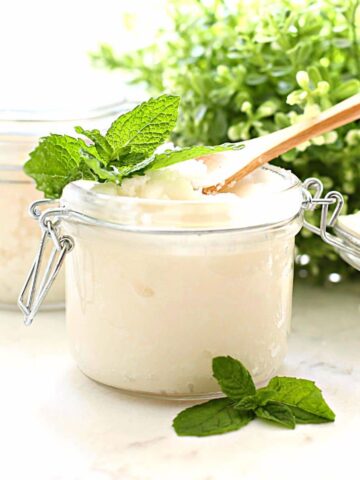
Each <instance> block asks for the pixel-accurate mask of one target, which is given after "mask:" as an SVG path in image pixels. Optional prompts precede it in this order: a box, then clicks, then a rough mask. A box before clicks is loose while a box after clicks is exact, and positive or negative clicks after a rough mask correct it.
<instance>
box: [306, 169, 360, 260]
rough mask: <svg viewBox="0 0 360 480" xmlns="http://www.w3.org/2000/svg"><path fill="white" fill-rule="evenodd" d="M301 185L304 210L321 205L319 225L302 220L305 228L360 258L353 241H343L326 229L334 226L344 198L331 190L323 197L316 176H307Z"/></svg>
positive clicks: (340, 249)
mask: <svg viewBox="0 0 360 480" xmlns="http://www.w3.org/2000/svg"><path fill="white" fill-rule="evenodd" d="M303 187H304V197H305V198H304V204H303V206H304V208H305V210H314V209H315V208H317V207H319V206H320V207H321V214H320V226H319V227H317V226H315V225H313V224H311V223H310V222H308V221H307V220H304V226H305V228H307V229H308V230H310V232H312V233H315V234H316V235H318V236H319V237H321V239H322V240H323V241H324V242H325V243H327V244H328V245H331V246H332V247H335V248H336V249H337V250H338V251H340V252H341V253H345V254H348V255H353V256H355V257H357V258H360V248H359V247H358V246H357V245H356V244H355V243H351V242H347V243H345V242H344V240H343V239H341V238H339V237H338V236H336V235H334V234H331V233H329V231H328V229H329V228H332V227H334V226H335V224H336V221H337V219H338V217H339V215H340V213H341V210H342V208H343V206H344V199H343V196H342V195H341V193H339V192H336V191H331V192H329V193H327V194H326V195H325V196H324V197H323V196H322V194H323V190H324V186H323V184H322V182H321V181H320V180H318V179H317V178H308V179H307V180H305V182H304V183H303ZM311 192H313V193H311ZM331 207H332V208H333V211H332V212H331V211H330V208H331Z"/></svg>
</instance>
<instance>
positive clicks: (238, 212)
mask: <svg viewBox="0 0 360 480" xmlns="http://www.w3.org/2000/svg"><path fill="white" fill-rule="evenodd" d="M262 169H264V170H269V171H271V172H272V173H274V174H278V175H280V176H282V178H284V188H282V189H279V190H277V191H275V192H266V194H264V195H263V196H259V199H256V200H254V198H252V199H249V198H246V197H236V196H235V195H233V196H231V197H230V196H229V198H226V199H224V196H216V195H214V196H212V197H210V198H207V199H206V201H204V199H196V200H194V199H191V200H168V199H149V198H138V197H125V196H115V195H111V194H106V193H99V192H97V191H96V190H93V189H92V186H94V185H96V182H88V181H83V180H80V181H76V182H73V183H71V184H69V185H67V186H66V187H65V189H64V191H63V195H62V198H61V200H60V204H61V206H62V207H64V208H65V209H68V210H72V211H75V212H77V213H79V214H80V215H81V214H83V215H85V216H88V217H89V218H90V217H91V218H93V219H94V220H98V221H99V222H100V223H101V221H103V222H105V223H108V222H110V223H112V224H118V225H122V226H127V227H129V226H130V227H131V228H135V229H136V228H138V229H139V230H144V229H147V230H149V227H150V229H154V230H158V229H165V230H169V229H170V230H175V231H176V230H189V229H195V230H196V229H199V230H203V229H205V230H206V229H209V230H213V229H221V230H223V229H234V228H236V229H240V228H250V227H264V226H266V225H268V226H273V225H278V224H279V223H283V222H284V221H285V222H286V221H291V220H293V219H294V217H296V216H298V215H299V213H300V212H301V210H302V205H303V191H302V183H301V181H300V180H299V179H298V178H297V177H296V176H295V175H294V174H293V173H292V172H290V171H288V170H284V169H281V168H279V167H274V166H269V165H267V166H265V167H262ZM279 211H280V212H281V213H278V212H279Z"/></svg>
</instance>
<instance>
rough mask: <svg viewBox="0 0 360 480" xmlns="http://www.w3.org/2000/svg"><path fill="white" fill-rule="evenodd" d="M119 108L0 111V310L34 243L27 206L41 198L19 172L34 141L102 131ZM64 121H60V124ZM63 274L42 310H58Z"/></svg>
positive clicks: (17, 284) (13, 293) (14, 291)
mask: <svg viewBox="0 0 360 480" xmlns="http://www.w3.org/2000/svg"><path fill="white" fill-rule="evenodd" d="M126 109H127V108H126V106H125V105H124V104H115V105H109V106H106V107H102V108H99V109H94V110H92V111H90V112H86V113H84V114H83V115H81V116H80V117H71V113H70V112H69V113H67V114H66V113H65V114H64V116H61V117H60V116H59V113H58V112H53V113H51V112H18V111H16V112H11V111H3V112H2V111H0V225H1V230H0V308H1V307H5V308H15V307H16V302H17V298H18V294H19V290H20V289H21V287H22V285H23V283H24V278H25V274H26V272H27V271H28V269H29V267H30V265H31V262H32V258H33V255H34V251H35V250H36V248H37V243H38V228H37V224H36V222H34V221H33V220H32V219H31V218H29V215H28V206H29V204H30V203H31V202H33V201H35V200H37V199H39V198H41V197H42V194H41V193H40V192H38V191H37V190H36V189H35V186H34V184H33V182H32V181H31V180H30V179H29V178H28V177H27V176H26V175H25V174H24V173H23V171H22V165H23V163H24V162H25V161H26V160H27V158H28V154H29V152H30V151H31V150H33V149H34V148H35V146H36V145H37V144H38V142H39V139H40V137H42V136H44V135H47V134H49V133H50V132H56V133H70V134H73V133H74V129H73V127H74V126H75V125H78V124H81V125H82V126H86V127H88V128H91V127H92V123H93V122H94V124H96V125H97V126H98V125H99V122H100V125H103V126H104V127H105V126H106V127H108V126H109V125H110V123H111V121H112V120H113V119H114V118H115V117H116V116H117V115H118V114H119V112H121V111H123V110H126ZM64 118H65V119H64ZM64 277H65V276H64V273H63V272H62V273H61V274H60V277H59V278H58V279H57V282H56V283H55V284H54V287H53V289H52V291H51V292H49V296H48V297H47V306H48V308H49V307H51V308H58V307H59V306H62V307H63V305H64V295H65V281H64Z"/></svg>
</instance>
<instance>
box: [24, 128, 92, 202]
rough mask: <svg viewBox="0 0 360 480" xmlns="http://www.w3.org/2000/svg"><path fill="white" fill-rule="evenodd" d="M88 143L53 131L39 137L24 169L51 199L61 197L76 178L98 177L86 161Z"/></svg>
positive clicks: (89, 178)
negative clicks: (84, 154) (83, 150)
mask: <svg viewBox="0 0 360 480" xmlns="http://www.w3.org/2000/svg"><path fill="white" fill-rule="evenodd" d="M87 148H88V147H87V145H86V144H85V142H84V141H83V140H81V139H78V138H73V137H70V136H68V135H56V134H51V135H49V136H47V137H44V138H42V139H41V140H40V143H39V145H38V146H37V147H36V148H35V150H33V151H32V152H31V153H30V159H29V160H28V161H27V162H26V163H25V165H24V172H25V173H26V174H27V175H29V176H30V177H31V178H33V179H34V180H35V183H36V188H37V189H38V190H41V191H42V192H44V194H45V196H46V197H48V198H58V197H60V195H61V193H62V190H63V188H64V187H65V185H67V184H68V183H70V182H73V181H75V180H80V179H85V180H95V179H96V176H95V175H94V174H93V173H92V172H91V171H90V169H89V167H88V166H87V165H86V164H85V163H84V161H83V157H82V154H81V150H82V149H87Z"/></svg>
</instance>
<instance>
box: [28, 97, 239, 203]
mask: <svg viewBox="0 0 360 480" xmlns="http://www.w3.org/2000/svg"><path fill="white" fill-rule="evenodd" d="M179 102H180V98H179V97H177V96H173V95H162V96H160V97H158V98H151V99H150V100H149V101H147V102H144V103H142V104H141V105H138V106H137V107H136V108H135V109H133V110H132V111H130V112H127V113H125V114H123V115H121V116H120V117H119V118H117V119H116V120H115V121H114V122H113V123H112V125H111V126H110V128H109V129H108V131H107V132H106V134H105V135H103V134H102V133H101V132H100V131H99V130H84V129H83V128H82V127H76V128H75V130H76V132H77V133H79V134H81V135H82V136H83V137H84V138H85V139H86V140H87V141H85V140H84V139H82V138H74V137H71V136H69V135H58V134H51V135H49V136H47V137H44V138H43V139H41V141H40V143H39V145H38V146H37V147H36V148H35V149H34V150H33V151H32V152H31V153H30V159H29V160H28V161H27V162H26V163H25V165H24V171H25V173H26V174H27V175H29V176H30V177H32V178H33V179H34V180H35V182H36V187H37V189H38V190H41V191H42V192H44V194H45V196H46V197H48V198H59V197H60V196H61V193H62V191H63V188H64V187H65V186H66V185H67V184H68V183H70V182H73V181H75V180H80V179H83V180H93V181H97V182H101V183H104V182H112V183H116V184H118V185H120V184H121V182H122V180H123V179H124V178H127V177H130V176H132V175H135V174H137V175H141V174H144V173H145V172H147V171H149V170H157V169H159V168H164V167H168V166H170V165H173V164H175V163H179V162H183V161H185V160H189V159H192V158H197V157H199V156H201V155H205V154H209V153H214V152H221V151H225V150H234V149H241V148H242V145H241V144H238V143H237V144H235V143H231V144H223V145H218V146H216V147H214V146H209V147H207V146H194V147H185V148H178V149H175V150H169V149H168V150H165V151H164V152H162V153H155V151H156V149H157V148H158V147H159V146H160V145H162V144H163V143H164V142H165V140H167V139H168V137H169V135H170V133H171V131H172V129H173V128H174V126H175V124H176V121H177V116H178V107H179Z"/></svg>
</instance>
